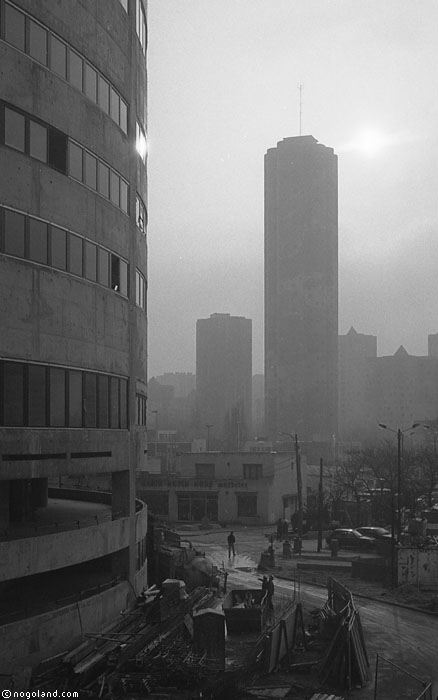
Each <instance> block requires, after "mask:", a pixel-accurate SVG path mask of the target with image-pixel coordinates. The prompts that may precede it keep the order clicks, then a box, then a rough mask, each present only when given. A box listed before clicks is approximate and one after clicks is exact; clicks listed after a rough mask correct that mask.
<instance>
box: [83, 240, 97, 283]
mask: <svg viewBox="0 0 438 700" xmlns="http://www.w3.org/2000/svg"><path fill="white" fill-rule="evenodd" d="M96 265H97V248H96V246H95V245H94V243H89V241H85V277H86V278H87V279H88V280H92V281H93V282H95V281H96V279H97V268H96Z"/></svg>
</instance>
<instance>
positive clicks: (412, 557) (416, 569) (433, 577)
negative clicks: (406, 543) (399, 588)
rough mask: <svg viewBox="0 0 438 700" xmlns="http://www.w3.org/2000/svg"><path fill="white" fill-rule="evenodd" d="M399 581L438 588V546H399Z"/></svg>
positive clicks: (399, 582) (421, 586) (422, 586)
mask: <svg viewBox="0 0 438 700" xmlns="http://www.w3.org/2000/svg"><path fill="white" fill-rule="evenodd" d="M397 582H398V585H401V584H403V583H410V584H412V585H413V586H418V587H419V588H429V589H433V590H438V548H437V547H424V548H421V549H419V548H417V547H399V548H398V555H397Z"/></svg>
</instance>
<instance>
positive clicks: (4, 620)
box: [0, 576, 125, 626]
mask: <svg viewBox="0 0 438 700" xmlns="http://www.w3.org/2000/svg"><path fill="white" fill-rule="evenodd" d="M124 580H125V579H124V577H123V576H117V577H116V578H113V579H111V580H110V581H106V582H105V583H100V584H97V585H96V586H93V587H91V588H85V589H84V590H81V591H77V592H76V593H71V594H69V595H66V596H63V597H60V598H55V599H53V600H50V601H47V602H46V603H45V604H43V605H28V604H26V605H25V606H24V607H22V608H17V610H12V611H11V612H7V613H0V626H1V625H8V624H11V623H12V622H17V621H18V620H24V619H26V618H28V617H35V616H36V615H41V614H42V613H45V612H49V611H50V610H56V609H57V608H64V607H67V605H73V604H76V603H79V602H80V601H81V600H85V599H87V598H91V597H92V596H94V595H98V594H99V593H103V592H104V591H108V590H109V589H110V588H114V586H117V585H118V584H119V583H121V582H122V581H124ZM29 598H30V597H29Z"/></svg>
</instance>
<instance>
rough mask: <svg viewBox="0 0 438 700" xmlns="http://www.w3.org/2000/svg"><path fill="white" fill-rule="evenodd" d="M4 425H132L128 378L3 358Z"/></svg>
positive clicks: (0, 402)
mask: <svg viewBox="0 0 438 700" xmlns="http://www.w3.org/2000/svg"><path fill="white" fill-rule="evenodd" d="M0 425H3V426H14V427H22V426H29V427H53V428H66V427H68V428H116V429H126V428H127V427H128V380H127V379H124V378H122V377H116V376H114V375H109V374H97V373H95V372H85V371H83V370H78V369H64V368H63V367H53V366H46V365H35V364H27V363H23V362H11V361H9V360H4V361H1V362H0Z"/></svg>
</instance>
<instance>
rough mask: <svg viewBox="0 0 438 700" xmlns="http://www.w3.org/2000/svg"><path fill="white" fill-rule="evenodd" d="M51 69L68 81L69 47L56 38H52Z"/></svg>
mask: <svg viewBox="0 0 438 700" xmlns="http://www.w3.org/2000/svg"><path fill="white" fill-rule="evenodd" d="M50 69H51V70H52V71H53V72H54V73H57V74H58V75H60V76H61V78H64V80H66V79H67V47H66V45H65V44H64V43H63V42H62V41H59V39H57V38H56V36H53V35H51V36H50Z"/></svg>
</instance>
